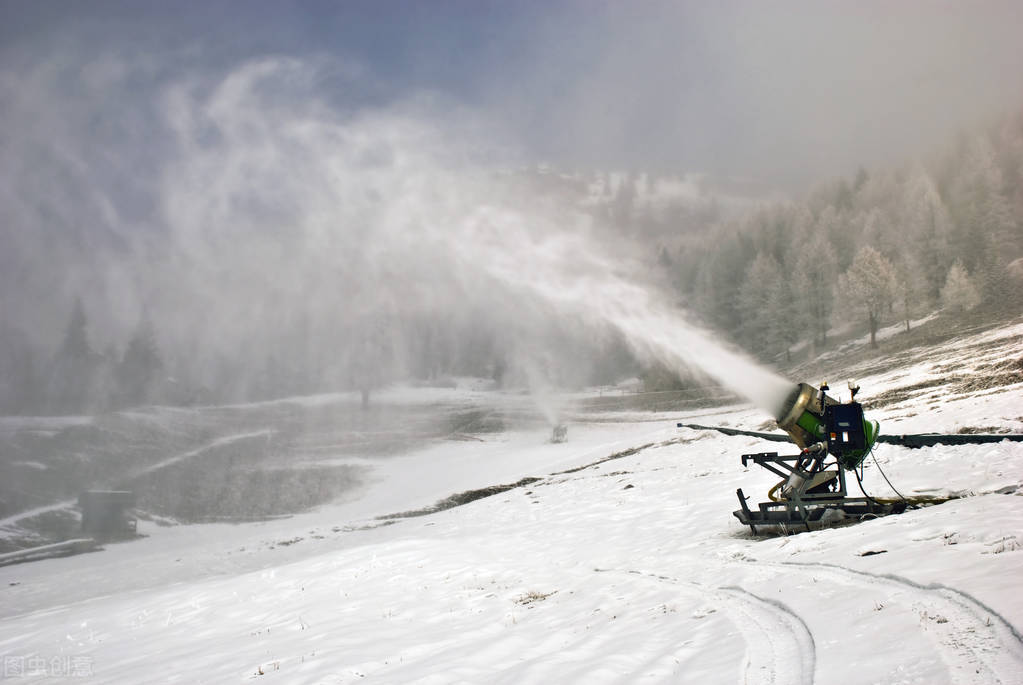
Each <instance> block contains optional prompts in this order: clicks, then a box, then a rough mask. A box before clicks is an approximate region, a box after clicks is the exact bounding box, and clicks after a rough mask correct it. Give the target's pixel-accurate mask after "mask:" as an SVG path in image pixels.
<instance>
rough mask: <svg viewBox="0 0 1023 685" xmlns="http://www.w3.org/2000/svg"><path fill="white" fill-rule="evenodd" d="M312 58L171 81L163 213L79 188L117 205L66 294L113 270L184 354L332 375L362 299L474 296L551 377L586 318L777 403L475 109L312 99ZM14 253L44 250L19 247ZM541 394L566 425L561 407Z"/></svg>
mask: <svg viewBox="0 0 1023 685" xmlns="http://www.w3.org/2000/svg"><path fill="white" fill-rule="evenodd" d="M316 71H317V69H316V68H314V67H311V66H310V65H309V64H307V63H305V62H302V61H300V60H295V59H277V58H273V59H261V60H256V61H253V62H249V63H244V64H242V65H240V66H238V67H237V68H234V69H232V70H230V71H228V72H227V73H226V75H225V74H219V75H210V74H205V75H200V76H192V77H189V78H183V79H179V80H177V81H173V82H169V83H167V82H165V83H162V84H161V86H160V87H161V89H162V90H161V93H160V96H159V98H158V100H159V102H161V104H162V106H161V108H160V113H161V114H162V116H163V119H162V121H160V122H159V123H157V124H148V125H150V126H151V127H152V138H153V139H154V142H153V145H152V149H153V150H154V151H162V152H163V154H162V155H161V158H160V163H159V166H158V169H159V173H158V174H156V175H155V176H154V177H153V178H151V179H150V180H149V183H148V184H147V186H146V187H149V186H152V187H154V188H155V191H154V198H153V200H152V206H153V207H154V208H155V209H154V212H153V214H152V216H151V217H150V223H151V224H152V225H150V226H148V227H147V229H146V230H139V229H138V227H137V226H136V225H135V224H134V223H133V221H132V220H131V219H130V218H129V215H128V214H126V213H125V212H119V211H117V203H118V200H117V196H116V191H115V190H114V189H112V188H109V187H106V186H103V185H98V186H96V187H91V186H88V185H86V186H84V187H83V188H79V189H78V191H77V193H76V195H78V196H84V197H96V198H98V199H97V200H96V203H97V204H98V205H102V206H104V207H108V206H109V207H111V208H112V209H110V211H106V212H103V213H102V214H99V215H98V218H97V219H96V222H97V223H98V224H100V225H101V226H102V229H103V230H104V231H105V232H106V234H109V235H113V236H117V237H118V239H117V240H118V241H119V243H117V244H118V247H117V248H116V250H117V251H116V252H114V251H111V253H110V254H108V255H106V256H105V261H104V262H103V263H104V265H105V266H104V267H103V269H102V270H101V272H98V273H94V274H88V275H87V277H86V276H82V273H83V270H84V269H87V268H88V267H87V266H83V265H82V264H75V263H70V264H62V265H60V267H59V269H58V268H57V267H54V269H56V271H54V273H53V278H54V279H57V282H58V283H63V289H64V290H65V292H75V291H78V290H81V289H82V284H83V283H86V282H95V281H96V280H97V279H99V280H100V281H109V283H108V284H107V286H106V287H105V288H103V289H100V290H95V289H93V290H90V291H89V292H107V293H118V297H119V298H120V299H119V301H118V302H117V305H118V306H119V307H121V308H122V309H123V308H125V302H124V300H125V299H126V298H129V297H135V298H137V300H138V301H137V302H136V303H134V307H129V309H135V310H136V311H137V310H138V309H141V307H142V306H143V305H146V306H148V308H149V309H150V311H151V312H152V313H153V318H154V320H156V321H157V322H158V325H159V326H160V327H161V334H162V335H163V337H164V339H165V342H166V345H167V346H168V347H170V348H173V349H176V350H177V351H178V353H179V354H182V355H184V354H189V353H190V351H191V352H192V353H195V354H199V353H201V354H205V355H214V356H216V355H219V358H220V359H226V360H230V361H232V362H233V361H235V360H244V358H246V357H248V358H249V360H250V361H251V362H254V364H252V366H254V367H255V366H256V365H257V364H261V363H262V362H263V360H264V359H265V358H266V357H267V355H268V354H269V353H275V354H276V353H278V352H279V351H280V350H286V351H287V352H288V353H294V352H295V350H296V349H298V350H299V351H300V352H301V353H302V354H304V355H306V356H318V357H319V358H325V359H327V360H328V362H327V364H326V366H327V368H328V376H329V375H330V373H329V360H330V359H331V358H332V357H335V356H337V355H338V350H337V348H338V344H339V343H338V341H341V340H343V339H345V337H346V336H348V337H351V334H352V330H353V329H359V328H360V327H361V328H368V327H372V326H376V325H378V324H379V321H377V322H374V317H373V316H371V315H370V314H367V312H368V313H376V315H377V318H379V317H380V316H382V315H383V314H386V315H387V316H388V317H390V318H400V316H401V315H402V314H403V313H408V312H415V313H420V314H424V313H425V316H432V315H434V314H436V313H443V312H464V311H469V310H471V311H483V312H486V313H487V315H488V316H489V317H490V318H491V320H492V328H493V330H496V331H499V332H500V334H501V335H502V336H506V337H507V342H506V344H507V346H508V347H510V348H512V349H510V350H509V352H510V354H509V356H510V357H511V358H516V357H518V358H521V359H524V362H523V367H524V369H525V371H526V372H527V374H526V375H527V376H529V377H531V379H532V380H531V383H530V384H531V385H532V386H534V388H541V389H542V388H545V387H546V386H547V382H544V381H543V380H541V378H540V376H541V375H542V374H541V373H539V372H538V369H539V368H541V367H543V366H544V365H543V364H541V365H539V366H537V365H536V364H535V363H532V362H535V361H536V357H537V353H536V351H537V350H541V351H544V350H545V348H547V349H549V348H550V347H551V346H552V343H551V341H550V338H549V337H547V333H546V332H545V330H547V329H549V322H550V317H551V316H552V315H553V316H557V317H562V319H563V320H565V321H568V320H570V321H571V322H572V325H575V326H580V327H584V328H586V329H592V331H594V332H596V331H602V330H603V331H606V330H607V329H608V327H611V328H613V329H615V330H617V331H619V332H620V333H621V335H622V336H623V337H624V339H625V340H626V341H627V343H628V345H629V346H630V347H631V349H632V350H633V351H634V353H635V354H636V355H637V356H639V357H640V358H641V359H643V360H646V361H654V360H657V361H659V362H661V363H663V364H664V365H666V366H667V367H669V368H672V369H675V370H677V371H680V372H691V371H694V370H695V371H698V372H702V373H703V374H704V375H706V376H709V377H710V378H712V379H714V380H716V381H717V382H719V383H720V384H722V385H723V386H725V387H727V388H729V389H730V390H732V391H734V392H736V393H738V394H741V395H742V396H745V397H748V398H749V399H750V400H752V401H754V402H755V403H757V404H758V405H760V406H761V407H764V408H765V409H767V410H768V411H773V409H774V408H775V407H776V406H777V405H778V403H779V402H780V401H781V400H782V399H783V398H784V396H785V395H786V394H787V392H788V391H789V390H790V389H791V384H790V383H789V382H787V381H785V380H784V379H781V378H779V377H777V376H776V375H775V374H773V373H771V372H769V371H767V370H765V369H763V368H762V367H760V366H758V365H757V364H755V363H754V362H752V361H751V360H750V359H748V358H747V357H746V356H744V355H743V354H740V353H738V352H736V351H734V350H729V349H727V348H726V346H725V345H723V344H722V343H721V342H720V341H718V340H716V339H715V338H714V337H713V336H712V335H710V334H708V333H707V332H706V331H704V330H701V329H700V328H698V327H696V326H694V325H692V324H690V323H688V322H687V321H686V319H685V317H684V315H683V313H682V312H681V311H680V310H678V309H677V308H676V307H673V306H670V305H669V304H667V300H666V299H665V298H664V297H662V296H660V295H658V294H657V292H656V291H655V290H654V289H651V288H649V287H646V286H644V285H643V279H642V278H640V277H639V276H640V274H641V273H642V271H643V268H642V266H641V265H637V264H634V263H632V262H631V260H629V259H628V258H626V257H624V256H623V255H622V250H621V249H619V246H609V245H607V244H606V239H603V240H602V239H598V237H597V236H596V235H595V233H594V231H593V230H592V227H591V225H590V224H591V221H590V219H589V218H588V217H587V216H586V215H585V214H584V213H583V212H582V211H580V210H579V209H578V208H574V207H572V206H571V205H570V203H569V202H566V200H565V198H558V197H556V196H555V195H554V194H552V193H551V192H546V191H545V192H537V190H536V189H535V188H530V187H528V185H527V184H524V183H521V182H519V181H517V180H516V178H515V177H514V175H513V174H509V173H507V171H503V170H502V169H501V167H500V166H499V165H497V164H495V163H493V162H492V161H491V160H492V159H493V158H494V157H495V155H494V154H493V150H492V147H488V146H480V145H476V144H474V143H473V142H472V141H475V140H482V139H485V138H486V136H485V135H481V134H480V133H479V130H478V129H479V128H480V126H479V124H478V122H476V121H474V119H473V118H472V117H471V116H470V115H467V114H466V113H465V112H462V111H460V110H457V109H455V110H452V109H451V108H450V107H447V106H445V105H444V103H440V106H438V104H437V103H432V102H430V101H425V102H414V103H411V104H405V105H402V106H390V107H387V108H377V109H362V110H351V109H349V110H344V111H343V110H340V109H338V108H337V107H335V106H332V105H331V104H330V103H327V102H325V101H324V100H322V99H321V98H319V97H317V93H316V84H317V78H316ZM111 73H112V74H114V76H117V75H120V76H118V77H117V78H114V77H111V79H108V80H106V81H103V84H105V85H104V88H106V90H104V91H103V92H98V93H95V94H94V95H95V98H94V103H93V106H94V107H95V108H96V109H97V110H98V111H100V112H102V111H105V110H104V108H108V107H111V106H112V105H111V104H110V103H116V102H119V101H121V100H122V98H121V96H122V95H125V92H122V91H127V89H128V88H129V87H133V86H132V84H134V83H136V81H134V80H132V78H131V75H132V70H131V67H130V66H129V65H123V69H120V70H112V71H111ZM41 78H42V77H40V79H41ZM118 79H120V80H118ZM33 83H34V84H35V86H34V90H33V92H35V93H40V94H41V95H39V98H40V99H42V100H44V101H45V100H47V99H49V100H53V101H54V102H50V103H49V104H50V105H53V106H51V107H43V108H42V109H43V111H49V110H51V109H60V107H59V103H60V100H59V98H60V93H61V91H60V88H59V87H58V86H59V81H58V82H55V83H49V82H47V81H45V80H42V81H40V80H39V79H36V81H33ZM111 84H113V85H111ZM118 88H121V89H122V90H121V91H119V90H118ZM145 111H149V110H143V112H145ZM86 114H89V112H86ZM118 114H119V116H121V117H122V118H123V117H127V116H130V115H129V114H126V113H125V111H122V110H118ZM93 118H94V117H93ZM91 120H92V118H90V117H89V116H84V118H83V126H84V125H86V123H87V121H91ZM129 123H130V122H129ZM147 123H148V119H147ZM71 130H72V132H73V131H74V129H73V127H72V129H71ZM81 138H83V139H84V138H85V136H81ZM39 144H40V145H44V146H46V147H47V148H54V149H57V148H59V149H61V150H62V151H66V152H65V154H66V155H71V154H73V153H74V151H75V150H79V149H80V148H81V140H79V139H76V138H74V137H73V136H68V137H67V138H59V139H58V138H56V137H54V138H53V139H47V140H45V141H39ZM112 144H113V143H112ZM104 154H107V151H105V152H104ZM111 154H112V152H111ZM82 156H83V157H86V158H87V157H88V155H87V154H86V153H85V152H83V153H82ZM80 180H81V182H82V183H83V184H88V183H101V181H96V180H93V179H92V177H90V176H83V177H81V179H80ZM29 190H30V189H26V192H25V193H24V194H21V195H18V196H17V197H15V196H13V195H12V208H13V209H12V210H11V211H12V215H15V216H16V215H18V213H17V211H15V210H18V208H19V207H21V208H22V209H24V210H25V214H26V216H29V215H30V213H31V211H35V210H33V209H32V207H34V206H35V205H37V204H40V203H42V204H47V203H49V204H53V203H60V202H61V200H60V194H58V195H57V196H55V195H54V194H52V193H50V194H48V195H47V196H45V197H38V196H37V195H33V193H32V192H29ZM138 192H140V193H142V192H143V191H142V190H139V191H138ZM33 203H35V204H33ZM75 209H76V208H74V207H63V208H61V211H58V212H53V214H54V215H56V216H64V215H67V216H75V214H76V211H75ZM125 246H127V248H125ZM40 254H43V255H45V254H47V253H46V252H45V251H44V250H43V249H40ZM125 255H127V256H125ZM17 257H18V259H20V260H22V261H24V262H25V263H31V261H32V260H31V258H30V255H29V254H28V251H27V250H26V251H25V254H19V255H17ZM37 257H38V255H37ZM36 261H38V262H39V263H40V264H41V265H45V263H46V260H45V259H37V260H36ZM95 261H96V262H97V263H99V261H100V260H99V259H97V260H95ZM89 279H91V280H89ZM129 282H130V283H133V284H134V287H132V288H125V287H123V284H124V283H129ZM53 290H54V291H57V292H59V290H60V288H53ZM107 304H108V305H109V304H110V303H107ZM97 309H102V307H97ZM392 314H394V316H391V315H392ZM384 318H387V317H384ZM367 321H369V323H366V322H367ZM196 351H198V352H196ZM570 354H571V353H569V354H568V355H564V354H563V355H562V358H564V357H565V356H570ZM531 360H532V362H531ZM551 365H552V364H550V363H548V364H546V367H547V368H548V369H549V367H550V366H551ZM323 366H324V365H323V364H321V365H320V367H323ZM548 380H549V379H548ZM327 382H328V383H330V382H331V379H330V378H328V379H327ZM542 395H543V393H541V396H542ZM543 404H544V407H545V409H546V411H545V413H546V414H547V415H548V418H549V420H550V421H551V423H552V424H556V423H557V421H558V416H557V410H556V409H557V408H556V407H555V406H554V405H553V404H551V403H549V402H545V403H543Z"/></svg>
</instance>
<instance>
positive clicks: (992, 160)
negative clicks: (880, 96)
mask: <svg viewBox="0 0 1023 685" xmlns="http://www.w3.org/2000/svg"><path fill="white" fill-rule="evenodd" d="M934 160H935V161H933V162H932V163H930V164H923V163H920V162H913V163H911V164H907V165H905V166H903V167H900V168H895V169H878V170H872V171H869V172H868V171H866V170H863V169H861V170H859V171H858V172H857V173H856V174H855V176H853V177H852V178H848V179H845V178H841V179H837V180H834V181H830V182H827V183H824V184H822V185H821V186H820V187H818V188H816V189H815V190H813V191H812V192H811V193H809V194H808V196H807V198H806V199H805V200H803V201H800V202H784V203H773V204H767V205H763V206H760V207H758V208H756V209H754V210H752V211H749V212H747V213H745V214H744V215H743V216H741V217H738V218H734V219H730V220H725V221H718V222H715V223H713V224H711V225H709V226H705V227H703V228H702V229H701V230H699V231H697V235H696V236H693V235H692V234H687V235H686V236H685V237H684V238H683V239H682V240H680V241H679V242H677V243H674V244H672V243H671V242H670V241H669V242H667V243H666V244H665V245H664V247H663V249H662V252H661V257H660V259H661V263H662V265H663V266H664V267H665V269H666V270H667V271H668V272H669V273H670V275H671V278H672V282H673V285H674V287H675V288H676V289H677V294H678V296H679V299H680V301H681V302H682V303H683V305H684V306H685V307H687V308H689V309H691V310H692V311H694V312H696V313H698V314H699V315H700V316H701V317H702V318H703V320H704V321H705V322H707V323H708V325H710V326H712V327H713V328H714V329H715V330H717V331H719V332H722V333H724V334H727V335H728V336H729V337H730V338H731V339H732V340H734V341H735V342H736V343H737V344H739V345H741V346H742V347H744V348H746V349H747V350H749V351H750V352H752V353H754V354H756V355H758V356H760V357H762V358H764V359H776V360H777V359H782V358H786V357H791V355H792V351H793V349H794V348H796V347H797V346H801V347H803V348H804V349H806V350H809V351H810V352H809V353H810V354H812V353H813V351H814V350H820V349H822V348H823V347H824V346H826V345H827V344H828V332H829V331H830V330H832V329H835V328H846V327H848V326H849V325H850V324H851V325H853V327H854V328H853V330H856V331H862V332H869V334H870V336H871V344H873V345H876V332H877V330H878V328H879V326H881V325H885V324H892V323H897V322H902V323H903V324H905V326H906V327H907V329H908V328H909V326H910V324H911V322H912V321H913V320H916V319H919V318H921V317H924V316H926V315H927V314H929V313H932V312H939V311H940V312H941V313H943V314H944V315H949V316H957V315H961V314H962V313H964V312H966V311H968V310H972V309H975V308H982V309H983V311H985V312H987V313H988V314H989V315H990V316H991V317H993V318H999V317H1004V316H1007V315H1008V316H1013V315H1017V314H1019V312H1020V311H1021V309H1020V305H1021V303H1023V298H1021V296H1023V259H1021V257H1023V113H1020V114H1017V115H1015V116H1013V117H1008V118H1006V119H1004V120H1003V121H1001V122H999V123H998V124H997V125H995V126H992V127H991V128H989V129H988V130H985V131H981V132H979V133H975V134H973V135H967V134H962V135H960V136H959V137H958V138H957V140H956V141H955V142H954V143H953V144H952V145H950V146H949V148H948V149H947V150H945V151H944V152H942V153H940V154H938V155H936V156H935V158H934ZM640 221H641V219H640ZM805 354H806V352H804V355H805Z"/></svg>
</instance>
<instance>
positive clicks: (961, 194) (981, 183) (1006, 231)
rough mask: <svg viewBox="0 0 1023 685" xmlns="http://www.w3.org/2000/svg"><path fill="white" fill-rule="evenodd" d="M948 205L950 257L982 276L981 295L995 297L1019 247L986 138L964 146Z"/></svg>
mask: <svg viewBox="0 0 1023 685" xmlns="http://www.w3.org/2000/svg"><path fill="white" fill-rule="evenodd" d="M952 204H953V211H954V217H955V221H956V232H955V243H954V246H953V247H954V252H955V255H956V256H957V257H958V258H959V259H961V260H962V262H963V266H964V267H965V268H966V269H967V270H972V271H973V272H974V273H981V274H983V279H982V283H981V288H982V291H983V292H984V294H985V295H986V296H988V297H996V296H997V295H998V294H999V290H1000V287H1001V285H1002V283H1001V280H1002V277H1003V276H1004V267H1005V265H1006V264H1007V263H1008V262H1009V261H1011V260H1012V259H1014V258H1015V257H1017V256H1019V254H1018V253H1019V250H1020V246H1019V244H1018V243H1019V236H1018V234H1017V231H1016V218H1015V217H1014V216H1013V213H1012V205H1011V204H1010V202H1009V199H1008V198H1007V197H1006V196H1005V194H1004V183H1003V179H1002V173H1001V169H1000V168H999V166H998V163H997V158H996V155H995V151H994V149H993V148H992V146H991V143H990V141H989V140H988V139H987V137H986V136H979V137H977V138H975V139H974V140H973V142H972V143H971V145H970V146H969V148H968V152H967V153H966V157H965V159H964V160H963V164H962V166H961V168H960V170H959V173H958V175H957V177H956V178H955V181H954V184H953V188H952Z"/></svg>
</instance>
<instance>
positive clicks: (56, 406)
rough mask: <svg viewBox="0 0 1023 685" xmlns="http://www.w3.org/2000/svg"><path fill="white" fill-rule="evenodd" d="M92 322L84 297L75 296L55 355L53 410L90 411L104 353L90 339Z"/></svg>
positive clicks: (49, 395) (51, 378)
mask: <svg viewBox="0 0 1023 685" xmlns="http://www.w3.org/2000/svg"><path fill="white" fill-rule="evenodd" d="M88 330H89V323H88V319H87V318H86V316H85V308H84V307H83V305H82V300H81V298H78V299H76V300H75V304H74V307H73V308H72V310H71V318H70V320H69V321H68V325H67V328H66V329H65V331H64V338H63V340H62V342H61V345H60V348H59V349H58V350H57V353H56V355H54V358H53V363H52V364H51V366H50V370H49V381H48V383H47V387H46V396H47V405H48V407H49V410H50V411H56V412H82V411H89V410H90V409H91V405H92V404H93V402H94V400H96V399H97V398H96V397H95V395H94V393H93V387H94V385H95V381H96V375H97V371H98V369H99V366H100V356H99V355H98V354H96V352H95V351H93V349H92V345H91V344H90V343H89V333H88Z"/></svg>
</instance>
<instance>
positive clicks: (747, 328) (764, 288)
mask: <svg viewBox="0 0 1023 685" xmlns="http://www.w3.org/2000/svg"><path fill="white" fill-rule="evenodd" d="M796 306H797V303H795V302H794V301H793V298H792V292H791V289H790V287H789V284H788V280H787V279H786V278H785V277H784V275H783V273H782V269H781V266H780V265H779V264H778V261H777V260H776V259H775V258H774V257H773V256H771V255H769V254H766V253H763V252H761V253H760V254H759V255H757V258H756V259H754V260H753V264H752V265H750V268H749V271H748V272H747V274H746V278H745V280H744V281H743V283H742V286H741V287H740V289H739V312H740V316H741V324H740V333H741V336H742V339H743V342H744V344H745V345H746V346H747V347H749V348H751V349H753V350H755V351H758V352H761V353H765V354H767V355H773V354H775V353H777V352H778V351H781V350H784V352H785V356H786V357H788V356H789V353H790V347H791V345H792V343H793V342H795V341H796V340H797V339H798V334H799V330H798V324H797V323H796V321H795V318H796V317H795V312H796Z"/></svg>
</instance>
